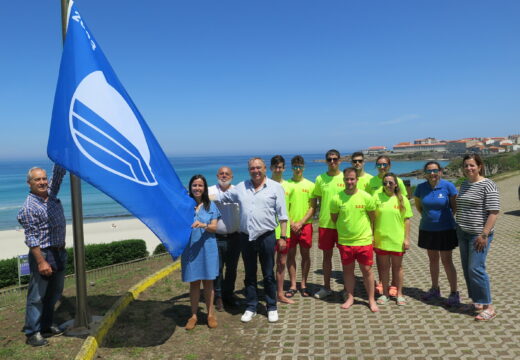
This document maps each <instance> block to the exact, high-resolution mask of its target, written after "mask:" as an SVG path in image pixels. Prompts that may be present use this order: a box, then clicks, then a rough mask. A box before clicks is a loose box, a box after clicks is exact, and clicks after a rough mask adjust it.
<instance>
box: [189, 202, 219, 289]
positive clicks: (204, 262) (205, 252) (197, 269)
mask: <svg viewBox="0 0 520 360" xmlns="http://www.w3.org/2000/svg"><path fill="white" fill-rule="evenodd" d="M219 217H220V212H219V211H218V209H217V207H216V206H215V204H214V203H213V202H211V203H210V206H209V210H206V209H205V208H204V205H202V206H201V207H200V208H199V211H198V212H196V213H195V217H194V220H193V221H195V220H198V221H200V222H202V223H205V224H209V223H211V220H213V219H218V218H219ZM181 264H182V281H184V282H192V281H196V280H214V279H215V278H216V277H217V276H218V248H217V238H216V237H215V234H214V233H210V232H208V231H206V230H204V229H201V228H196V229H192V230H191V237H190V242H189V243H188V245H187V246H186V248H185V249H184V252H183V253H182V256H181Z"/></svg>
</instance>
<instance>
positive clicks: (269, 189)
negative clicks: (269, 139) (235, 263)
mask: <svg viewBox="0 0 520 360" xmlns="http://www.w3.org/2000/svg"><path fill="white" fill-rule="evenodd" d="M248 167H249V175H250V177H251V179H250V180H246V181H243V182H241V183H239V184H238V185H237V186H235V187H234V188H233V189H230V190H228V191H226V192H225V193H222V194H220V200H221V201H222V202H223V203H230V202H231V203H238V204H239V206H240V241H241V246H242V258H243V259H244V267H245V270H246V275H245V280H244V284H245V287H246V302H247V308H246V311H245V312H244V314H243V315H242V318H241V321H242V322H249V321H251V319H252V318H253V317H254V316H255V315H256V308H257V305H258V295H257V279H256V270H257V259H259V260H260V266H261V268H262V274H263V277H264V290H265V299H266V303H267V318H268V320H269V322H276V321H278V310H277V307H276V281H275V276H274V253H275V250H274V247H275V245H276V242H277V240H276V236H275V232H274V229H275V228H276V226H277V225H278V222H279V223H280V228H281V233H282V234H285V233H286V229H287V219H288V217H287V210H286V207H285V192H284V190H283V187H282V186H281V185H280V184H279V183H277V182H276V181H273V180H271V179H269V178H267V177H266V166H265V163H264V161H263V160H262V159H261V158H252V159H250V160H249V162H248ZM285 246H286V241H285V238H284V237H283V236H282V237H281V238H280V239H279V240H278V247H279V248H280V249H283V248H285Z"/></svg>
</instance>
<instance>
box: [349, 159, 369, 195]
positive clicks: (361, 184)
mask: <svg viewBox="0 0 520 360" xmlns="http://www.w3.org/2000/svg"><path fill="white" fill-rule="evenodd" d="M350 162H351V164H352V167H353V168H354V169H356V173H357V176H358V182H357V188H358V189H360V190H364V191H367V192H368V183H369V182H370V179H372V177H373V176H372V175H370V174H369V173H366V172H365V156H364V155H363V153H362V152H361V151H356V152H355V153H353V154H352V156H351V157H350Z"/></svg>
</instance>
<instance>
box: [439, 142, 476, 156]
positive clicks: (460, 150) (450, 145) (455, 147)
mask: <svg viewBox="0 0 520 360" xmlns="http://www.w3.org/2000/svg"><path fill="white" fill-rule="evenodd" d="M472 141H474V140H472ZM446 145H447V146H446V148H447V150H448V151H449V152H450V153H453V154H464V153H465V152H466V150H467V147H468V143H467V142H466V141H465V140H452V141H447V142H446ZM474 146H477V144H475V145H474Z"/></svg>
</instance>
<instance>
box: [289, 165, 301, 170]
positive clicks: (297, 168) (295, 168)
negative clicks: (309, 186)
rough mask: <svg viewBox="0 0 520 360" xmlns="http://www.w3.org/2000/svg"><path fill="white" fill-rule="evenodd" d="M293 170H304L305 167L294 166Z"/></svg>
mask: <svg viewBox="0 0 520 360" xmlns="http://www.w3.org/2000/svg"><path fill="white" fill-rule="evenodd" d="M292 169H293V170H303V169H304V167H303V166H293V167H292Z"/></svg>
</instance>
